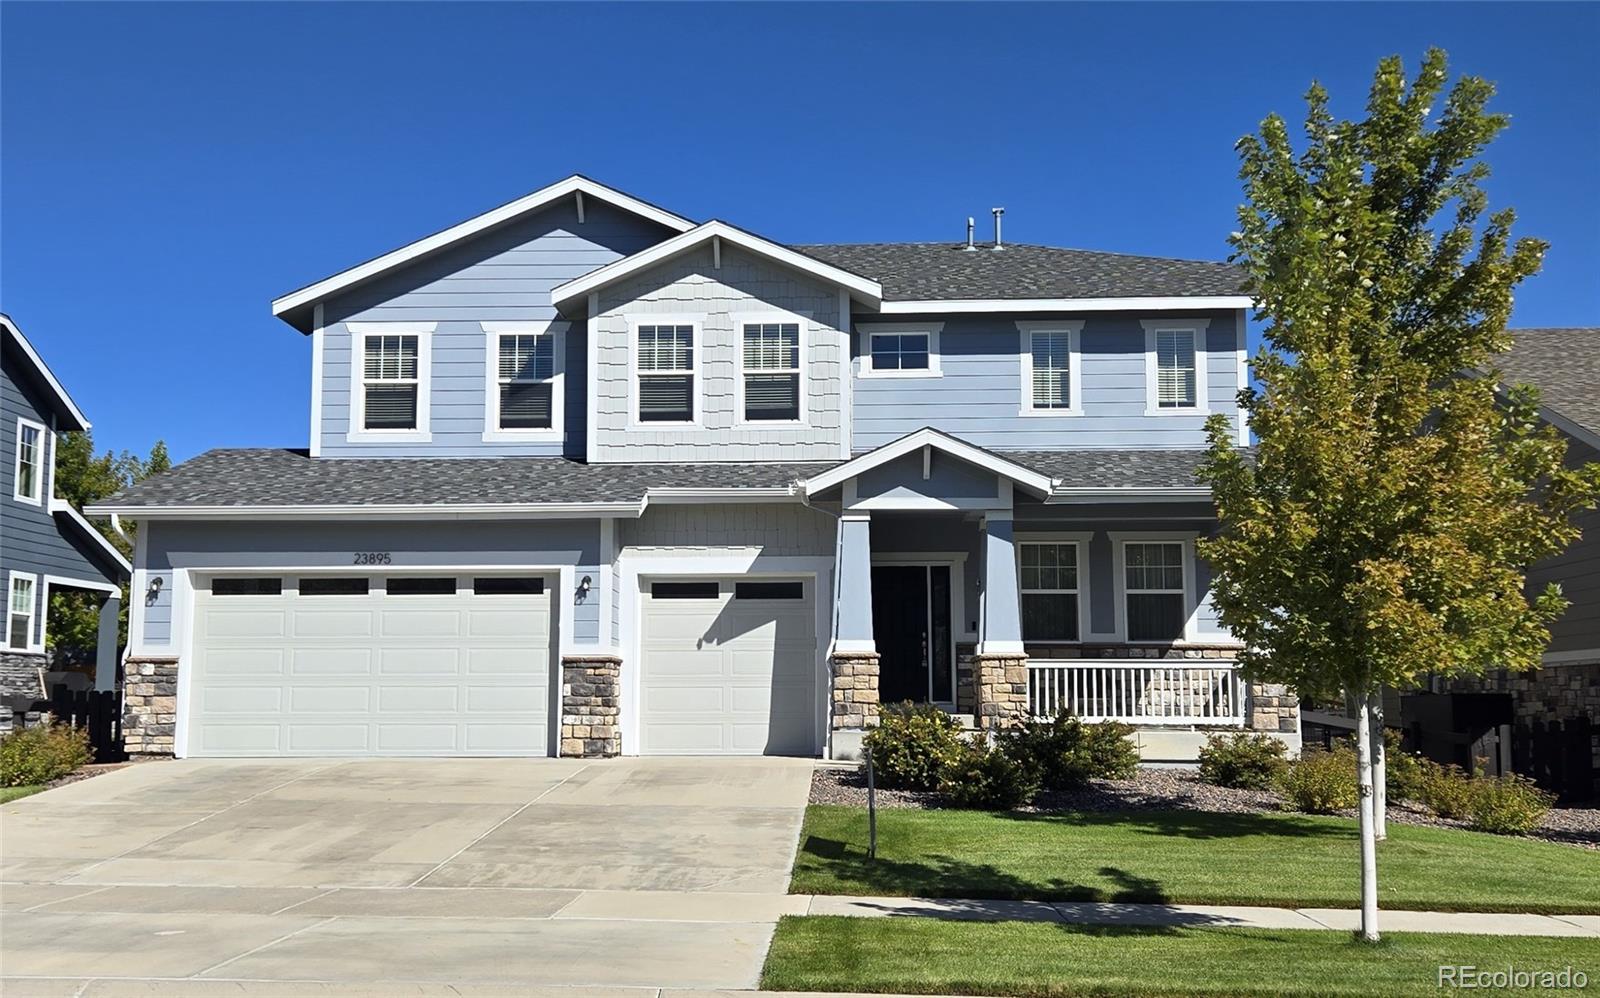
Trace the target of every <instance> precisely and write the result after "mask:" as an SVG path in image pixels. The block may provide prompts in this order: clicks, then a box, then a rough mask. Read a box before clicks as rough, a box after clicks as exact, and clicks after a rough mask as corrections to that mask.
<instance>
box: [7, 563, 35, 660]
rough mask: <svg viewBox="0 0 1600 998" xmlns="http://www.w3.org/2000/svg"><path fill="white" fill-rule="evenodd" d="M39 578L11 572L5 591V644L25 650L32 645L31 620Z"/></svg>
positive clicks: (32, 618) (33, 614)
mask: <svg viewBox="0 0 1600 998" xmlns="http://www.w3.org/2000/svg"><path fill="white" fill-rule="evenodd" d="M38 585H39V580H38V579H35V578H34V577H33V576H31V575H22V574H19V573H17V572H12V573H11V577H10V584H9V585H8V586H7V592H6V644H7V646H9V647H11V648H16V649H21V650H27V649H31V648H33V647H34V643H33V621H34V617H35V615H36V613H37V606H38Z"/></svg>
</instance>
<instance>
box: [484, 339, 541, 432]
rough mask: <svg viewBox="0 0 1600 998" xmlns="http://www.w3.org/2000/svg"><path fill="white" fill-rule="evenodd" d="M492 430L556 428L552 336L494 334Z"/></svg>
mask: <svg viewBox="0 0 1600 998" xmlns="http://www.w3.org/2000/svg"><path fill="white" fill-rule="evenodd" d="M495 348H496V349H495V355H496V359H497V366H496V368H495V370H496V375H495V400H496V410H495V415H496V419H495V426H496V428H497V429H501V430H548V429H550V428H551V427H552V426H553V425H554V424H555V374H556V348H555V334H554V333H550V332H544V333H497V334H495Z"/></svg>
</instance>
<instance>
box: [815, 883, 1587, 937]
mask: <svg viewBox="0 0 1600 998" xmlns="http://www.w3.org/2000/svg"><path fill="white" fill-rule="evenodd" d="M809 900H810V903H809V904H808V905H807V906H806V911H805V913H806V914H807V915H845V916H848V917H852V918H902V917H920V918H943V919H951V920H964V921H978V922H1059V923H1063V924H1067V925H1147V926H1207V927H1212V928H1216V927H1232V928H1249V929H1338V930H1341V931H1348V932H1353V931H1355V929H1356V928H1357V926H1358V925H1359V923H1360V917H1361V913H1360V912H1359V911H1356V910H1355V909H1345V908H1264V907H1246V906H1242V905H1205V904H1116V903H1090V902H1067V901H983V900H973V899H939V898H895V897H847V896H829V895H822V894H816V895H812V896H811V897H810V899H809ZM1378 926H1379V928H1380V929H1382V930H1383V931H1385V932H1453V933H1464V934H1467V935H1481V936H1579V937H1593V938H1600V915H1527V914H1511V913H1499V912H1447V911H1385V910H1380V911H1379V912H1378Z"/></svg>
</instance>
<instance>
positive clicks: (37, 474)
mask: <svg viewBox="0 0 1600 998" xmlns="http://www.w3.org/2000/svg"><path fill="white" fill-rule="evenodd" d="M24 429H30V430H37V431H39V440H38V443H37V444H36V445H35V447H34V455H33V458H34V462H35V467H34V476H33V491H34V494H33V495H24V494H22V493H21V492H19V491H18V489H19V488H20V487H21V485H22V431H23V430H24ZM13 443H14V445H15V447H14V449H15V450H16V454H15V455H14V460H13V463H12V468H11V498H13V499H15V500H16V501H17V502H25V503H27V504H28V505H29V506H43V505H44V497H45V495H46V494H47V493H46V489H45V485H46V480H47V479H48V478H49V477H50V465H51V464H53V463H55V462H54V460H53V457H54V455H52V454H51V453H50V430H49V428H48V427H46V426H45V425H44V424H43V423H38V422H35V421H33V420H31V419H29V418H28V417H26V416H18V417H17V432H16V437H15V439H14V441H13Z"/></svg>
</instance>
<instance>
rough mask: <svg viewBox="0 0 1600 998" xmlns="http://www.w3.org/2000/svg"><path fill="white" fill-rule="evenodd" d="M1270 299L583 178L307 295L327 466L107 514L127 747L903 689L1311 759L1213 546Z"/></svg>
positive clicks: (817, 748) (581, 725)
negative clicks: (1275, 740) (1251, 324)
mask: <svg viewBox="0 0 1600 998" xmlns="http://www.w3.org/2000/svg"><path fill="white" fill-rule="evenodd" d="M969 232H970V226H969ZM997 237H998V226H997ZM1239 287H1240V275H1239V273H1238V272H1237V271H1236V270H1235V269H1233V268H1231V267H1229V266H1226V265H1223V264H1217V263H1205V262H1194V261H1186V260H1171V259H1156V258H1148V257H1137V256H1125V255H1118V254H1111V253H1096V252H1086V251H1081V250H1067V249H1056V248H1051V247H1045V246H1030V245H1001V244H1000V242H999V240H998V238H996V239H995V240H994V241H993V242H987V241H986V242H984V243H983V244H978V245H975V244H974V242H973V240H972V239H971V237H970V235H969V238H968V239H967V240H966V241H965V243H963V242H962V241H959V240H958V241H954V242H952V243H950V244H895V243H882V244H866V245H812V246H794V245H784V244H781V243H778V242H775V241H773V240H771V239H767V238H764V237H762V236H758V235H756V234H754V233H751V232H748V231H746V230H744V229H741V228H738V227H737V226H734V225H731V224H729V223H727V222H722V221H716V220H713V221H707V222H695V221H693V220H690V219H688V218H684V217H682V216H680V215H677V214H675V213H673V212H671V211H668V210H666V209H663V208H660V207H657V206H655V205H652V204H649V203H647V202H644V201H641V200H639V199H638V198H634V197H631V196H629V195H627V194H624V193H622V192H619V191H617V190H613V189H611V188H609V187H606V186H604V185H601V184H599V183H596V182H594V181H591V180H588V179H586V178H584V177H577V176H575V177H572V178H569V179H567V180H563V181H561V182H559V183H556V184H553V185H551V186H549V187H546V188H544V189H542V190H539V191H536V192H534V193H533V194H530V195H528V196H527V197H524V198H522V199H520V200H517V201H513V202H511V203H509V204H506V205H503V206H501V207H499V208H496V209H494V210H492V211H489V212H487V213H486V214H483V215H481V216H479V217H477V218H473V219H470V220H468V221H466V222H463V223H461V224H459V225H456V226H454V227H452V228H449V229H446V230H444V231H442V232H438V233H436V234H434V235H431V236H428V237H426V238H424V239H421V240H419V241H417V242H415V243H412V244H411V245H409V246H405V247H402V248H400V249H397V250H394V251H393V252H390V253H386V254H384V255H382V256H379V257H377V258H375V259H372V260H370V261H368V262H366V263H363V264H360V265H358V266H355V267H353V268H351V269H349V270H346V271H344V272H342V273H339V274H335V275H334V276H332V277H329V278H326V279H325V280H321V281H318V282H316V283H315V284H312V285H309V286H307V287H305V288H302V289H300V290H298V291H295V292H292V293H290V294H286V295H284V296H283V297H281V298H279V299H277V300H276V301H275V302H273V305H272V308H273V312H274V314H275V315H277V316H278V317H279V318H281V319H282V320H283V321H284V322H286V323H287V324H288V325H289V326H291V327H292V328H294V329H295V330H297V331H299V332H300V333H302V334H304V335H305V336H307V337H308V338H309V339H310V347H311V381H312V390H311V413H310V424H311V425H310V434H311V435H310V446H309V448H308V449H306V450H218V451H212V452H210V453H207V454H204V455H201V456H200V457H198V458H195V459H194V460H192V461H189V462H187V463H185V464H183V465H181V466H180V467H178V468H175V469H174V470H172V471H171V472H170V473H168V474H165V475H162V476H159V477H157V478H154V479H151V480H149V481H146V482H144V483H142V484H140V485H139V486H137V487H135V488H133V489H132V490H130V491H129V492H127V493H126V494H124V495H122V496H119V497H117V498H116V499H114V500H112V501H109V502H107V503H105V504H104V505H103V506H102V507H99V508H98V511H100V512H104V513H115V514H117V515H119V516H121V517H124V518H127V519H131V520H136V521H137V522H138V523H139V525H140V529H139V532H138V550H137V553H136V557H135V566H134V584H133V585H134V589H135V591H136V593H137V598H136V599H135V600H134V614H133V618H132V624H131V628H132V635H131V643H132V652H131V658H130V662H129V668H128V673H129V677H130V685H129V689H128V697H127V702H128V705H129V706H128V717H127V719H126V722H125V730H126V731H127V737H128V742H129V748H130V750H131V751H135V752H169V753H176V754H178V755H190V756H205V755H233V756H240V755H246V756H253V755H297V754H300V755H335V754H351V755H360V754H369V755H451V754H476V755H546V754H554V753H557V752H559V753H561V754H576V755H608V754H615V753H619V752H620V753H623V754H671V753H676V754H717V753H749V754H760V753H775V754H794V755H802V756H806V755H830V756H833V757H848V756H850V755H851V754H853V753H854V752H856V751H857V748H858V746H859V742H860V738H861V734H862V731H863V729H864V728H866V727H868V726H870V725H871V724H872V723H873V722H874V720H875V718H876V716H877V712H878V709H879V705H880V704H881V703H886V702H891V701H901V700H912V701H924V702H930V703H935V704H939V705H943V706H945V707H947V708H948V709H949V710H951V711H953V712H956V713H960V714H966V715H971V716H972V718H973V720H974V723H976V724H977V725H979V726H981V727H989V726H995V725H1003V724H1005V723H1008V722H1009V721H1012V720H1014V719H1016V718H1019V717H1022V716H1025V715H1027V714H1030V713H1033V714H1040V713H1051V712H1054V711H1055V710H1056V709H1057V708H1058V707H1068V708H1071V709H1073V710H1075V711H1077V712H1079V713H1080V714H1081V715H1083V716H1086V717H1118V718H1125V719H1127V720H1129V721H1131V722H1133V723H1135V724H1137V725H1139V726H1140V731H1141V733H1140V740H1141V747H1142V749H1143V751H1144V753H1145V755H1146V757H1147V758H1151V759H1171V760H1176V759H1185V758H1189V759H1192V758H1193V751H1194V748H1195V746H1196V744H1197V743H1198V741H1199V740H1200V737H1201V733H1202V732H1203V731H1204V730H1206V729H1208V728H1212V727H1228V726H1233V727H1240V726H1246V725H1253V726H1257V727H1263V728H1267V729H1269V730H1272V731H1274V732H1278V733H1280V734H1281V736H1282V737H1284V738H1285V739H1286V740H1288V741H1290V742H1292V743H1295V744H1296V745H1297V744H1298V738H1299V733H1298V713H1297V710H1296V707H1295V702H1294V700H1293V698H1292V697H1290V696H1289V695H1287V694H1286V693H1285V692H1284V691H1283V690H1281V689H1273V688H1259V689H1251V688H1247V686H1246V685H1245V684H1243V683H1242V682H1241V681H1240V680H1239V678H1238V676H1237V674H1236V673H1235V671H1234V668H1233V665H1232V662H1231V659H1232V657H1233V655H1234V652H1235V650H1236V648H1237V645H1236V643H1235V642H1234V641H1233V640H1232V638H1231V637H1230V636H1229V635H1228V634H1227V633H1225V632H1224V631H1223V630H1222V629H1221V628H1220V627H1219V626H1218V623H1217V621H1216V618H1215V615H1214V613H1213V612H1212V610H1211V607H1210V605H1209V603H1208V601H1207V596H1206V593H1207V588H1208V578H1209V573H1208V570H1207V567H1206V565H1205V564H1204V563H1203V562H1201V561H1199V560H1198V559H1197V558H1196V557H1195V540H1196V538H1198V537H1200V536H1203V535H1204V534H1205V533H1206V532H1207V531H1209V530H1212V529H1214V527H1215V521H1214V516H1213V511H1212V508H1211V505H1210V502H1209V499H1208V494H1207V490H1206V489H1205V488H1203V487H1201V486H1200V485H1198V484H1197V483H1196V481H1195V480H1194V469H1195V466H1196V463H1197V462H1198V460H1199V458H1200V453H1201V448H1202V447H1203V445H1204V436H1203V432H1202V427H1203V424H1204V422H1205V420H1206V418H1207V417H1208V416H1209V415H1211V414H1213V413H1222V414H1224V415H1225V416H1227V417H1228V418H1229V419H1231V420H1233V422H1234V423H1235V424H1236V425H1237V433H1238V439H1239V441H1240V443H1241V445H1242V444H1244V443H1245V442H1246V440H1247V428H1246V427H1245V426H1243V425H1242V424H1241V423H1240V420H1239V414H1238V411H1237V408H1236V402H1235V397H1236V393H1237V392H1238V390H1239V387H1240V385H1241V384H1242V383H1243V382H1244V380H1245V378H1246V359H1245V309H1246V307H1247V306H1248V305H1249V301H1248V299H1247V298H1246V297H1244V296H1243V295H1242V294H1241V293H1240V290H1239ZM168 688H175V689H176V705H175V723H173V724H170V725H169V724H166V723H164V720H163V719H164V718H166V717H168V716H174V715H168V714H165V713H163V709H162V708H163V707H164V706H166V707H167V709H169V710H170V709H173V708H172V707H170V706H168V705H165V704H162V701H161V694H162V691H163V690H164V689H168Z"/></svg>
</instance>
